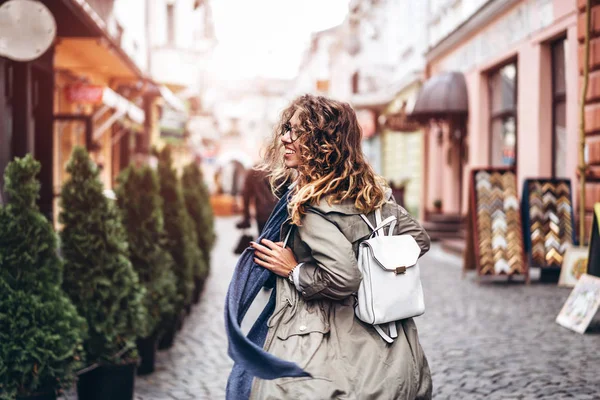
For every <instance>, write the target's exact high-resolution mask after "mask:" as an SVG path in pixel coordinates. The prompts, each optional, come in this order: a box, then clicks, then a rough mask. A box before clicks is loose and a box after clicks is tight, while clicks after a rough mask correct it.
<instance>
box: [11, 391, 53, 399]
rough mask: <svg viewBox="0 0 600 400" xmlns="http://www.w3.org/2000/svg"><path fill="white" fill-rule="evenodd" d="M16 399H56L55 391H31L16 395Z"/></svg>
mask: <svg viewBox="0 0 600 400" xmlns="http://www.w3.org/2000/svg"><path fill="white" fill-rule="evenodd" d="M17 400H56V391H54V390H51V391H48V392H41V393H32V394H29V395H27V396H17Z"/></svg>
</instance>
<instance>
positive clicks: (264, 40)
mask: <svg viewBox="0 0 600 400" xmlns="http://www.w3.org/2000/svg"><path fill="white" fill-rule="evenodd" d="M348 3H349V0H212V1H211V5H212V8H213V20H214V24H215V31H216V36H217V40H218V42H219V44H218V45H217V48H216V49H215V53H214V57H213V73H215V74H216V75H217V76H220V77H222V78H226V79H228V80H238V79H239V80H242V79H246V78H251V77H254V76H263V77H269V78H283V79H286V78H293V77H294V76H295V75H296V74H297V72H298V66H299V64H300V61H301V58H302V54H303V53H304V51H305V49H306V48H307V46H308V44H309V41H310V35H311V33H312V32H318V31H321V30H324V29H327V28H330V27H332V26H335V25H338V24H340V23H341V22H342V21H343V20H344V17H345V16H346V13H347V11H348Z"/></svg>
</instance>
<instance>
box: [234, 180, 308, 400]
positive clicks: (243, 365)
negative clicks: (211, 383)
mask: <svg viewBox="0 0 600 400" xmlns="http://www.w3.org/2000/svg"><path fill="white" fill-rule="evenodd" d="M288 195H289V191H288V192H287V193H286V194H284V195H283V196H282V197H281V200H279V202H278V203H277V205H276V206H275V209H274V210H273V212H272V213H271V216H270V217H269V220H268V221H267V223H266V225H265V227H264V229H263V232H262V234H261V235H260V237H259V238H258V241H259V242H260V240H262V239H263V238H266V239H269V240H272V241H273V242H278V241H279V240H280V237H279V234H280V229H281V226H282V225H283V224H284V223H285V221H286V220H287V218H288V211H287V204H288ZM253 258H254V249H252V248H247V249H246V250H244V252H243V253H242V255H241V256H240V259H239V260H238V262H237V265H236V267H235V271H234V273H233V277H232V279H231V283H230V284H229V289H228V290H227V296H226V298H225V330H226V331H227V339H228V341H229V348H228V354H229V357H231V358H232V359H233V361H234V366H233V369H232V371H231V374H230V375H229V379H228V381H227V399H228V400H233V399H235V400H241V399H248V398H249V397H250V390H251V388H252V380H253V379H254V377H258V378H261V379H276V378H282V377H301V376H310V374H309V373H307V372H305V371H304V370H303V369H301V368H300V367H299V366H298V365H296V364H295V363H292V362H289V361H284V360H281V359H279V358H277V357H275V356H273V355H272V354H269V353H268V352H266V351H264V350H263V349H262V346H263V345H264V343H265V339H266V338H267V332H268V330H269V328H268V327H267V320H268V319H269V317H270V316H271V315H272V314H273V311H274V309H275V289H273V292H272V293H271V297H270V298H269V302H268V303H267V305H266V307H265V309H264V310H263V311H262V313H261V314H260V316H259V317H258V319H257V320H256V322H255V323H254V325H253V326H252V328H251V329H250V332H249V333H248V337H245V336H244V333H243V332H242V330H241V328H240V324H241V322H242V319H243V318H244V316H245V315H246V312H247V311H248V308H249V307H250V305H251V304H252V302H253V301H254V299H255V298H256V296H257V295H258V293H259V292H260V290H261V289H262V287H263V286H265V285H268V284H269V282H271V283H272V282H273V281H274V280H275V275H274V274H273V273H272V272H271V271H269V270H267V269H265V268H263V267H261V266H260V265H257V264H256V263H255V262H254V260H253Z"/></svg>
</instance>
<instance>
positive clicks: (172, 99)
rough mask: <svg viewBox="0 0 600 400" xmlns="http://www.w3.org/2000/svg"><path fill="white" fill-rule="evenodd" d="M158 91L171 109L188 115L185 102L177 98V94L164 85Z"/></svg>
mask: <svg viewBox="0 0 600 400" xmlns="http://www.w3.org/2000/svg"><path fill="white" fill-rule="evenodd" d="M158 91H159V92H160V95H161V96H162V98H163V99H165V101H166V102H167V105H168V106H169V107H171V108H172V109H173V110H175V111H178V112H180V113H184V114H187V109H186V107H185V104H184V103H183V101H181V100H180V99H179V97H177V96H175V94H174V93H173V92H171V90H170V89H169V88H168V87H166V86H164V85H162V86H159V87H158Z"/></svg>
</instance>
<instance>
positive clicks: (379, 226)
mask: <svg viewBox="0 0 600 400" xmlns="http://www.w3.org/2000/svg"><path fill="white" fill-rule="evenodd" d="M360 217H361V218H362V219H363V220H364V221H365V222H366V223H367V225H369V228H371V231H372V232H371V236H373V235H377V236H380V232H379V231H380V230H381V229H383V228H385V227H386V226H387V225H390V229H389V231H388V235H389V236H392V234H393V233H394V228H395V227H396V221H397V218H396V217H395V216H394V215H390V216H389V217H387V218H386V219H384V220H383V221H382V220H381V209H380V208H377V209H375V222H376V223H377V226H376V227H375V228H374V227H373V224H371V221H369V219H368V218H367V216H366V215H365V214H360Z"/></svg>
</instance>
